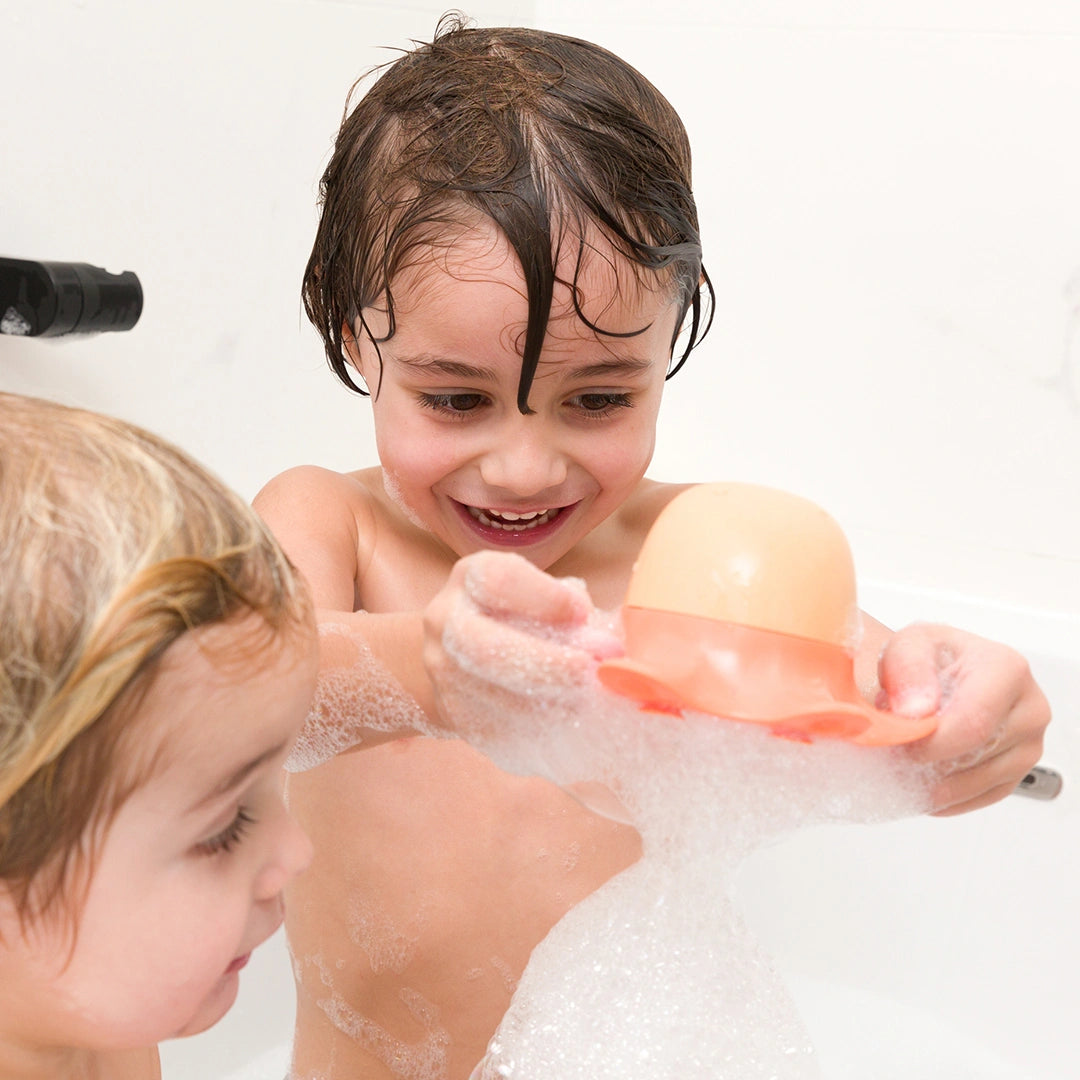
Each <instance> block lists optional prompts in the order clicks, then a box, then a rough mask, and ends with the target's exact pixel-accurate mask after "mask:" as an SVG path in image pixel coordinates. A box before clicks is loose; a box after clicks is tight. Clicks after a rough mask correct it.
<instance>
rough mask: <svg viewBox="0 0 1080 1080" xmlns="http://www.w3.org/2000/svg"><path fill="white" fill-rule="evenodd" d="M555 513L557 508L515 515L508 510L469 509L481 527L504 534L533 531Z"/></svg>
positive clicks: (471, 507)
mask: <svg viewBox="0 0 1080 1080" xmlns="http://www.w3.org/2000/svg"><path fill="white" fill-rule="evenodd" d="M556 511H557V508H556V509H548V510H532V511H530V512H529V513H526V514H515V513H513V512H511V511H509V510H481V509H480V508H479V507H478V506H470V507H469V513H470V514H472V516H473V517H474V518H476V520H477V521H479V522H480V524H481V525H486V526H487V527H489V528H493V529H504V530H505V531H506V532H525V530H527V529H535V528H536V527H537V526H538V525H546V524H547V523H548V522H549V521H550V520H551V519H552V517H554V515H555V513H556Z"/></svg>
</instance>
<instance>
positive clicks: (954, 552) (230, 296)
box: [0, 0, 1080, 615]
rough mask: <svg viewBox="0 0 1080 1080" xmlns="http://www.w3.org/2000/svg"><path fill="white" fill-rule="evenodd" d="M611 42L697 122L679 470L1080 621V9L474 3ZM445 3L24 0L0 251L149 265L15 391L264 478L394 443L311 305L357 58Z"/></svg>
mask: <svg viewBox="0 0 1080 1080" xmlns="http://www.w3.org/2000/svg"><path fill="white" fill-rule="evenodd" d="M466 10H468V12H469V14H472V15H474V16H475V17H476V18H477V21H479V22H496V21H497V22H526V23H532V24H535V25H543V26H547V27H550V28H552V29H557V30H562V31H565V32H569V33H575V34H578V35H580V36H585V37H590V38H593V39H595V40H598V41H600V42H602V43H604V44H606V45H608V46H609V47H611V48H612V49H614V50H615V51H617V52H620V53H622V54H623V55H625V56H626V57H627V58H628V59H630V60H631V61H632V62H634V63H635V64H636V65H637V66H639V67H640V68H641V69H642V70H643V71H645V72H646V73H647V74H648V75H650V77H652V78H653V80H654V81H655V82H656V83H657V84H658V85H659V86H660V87H661V89H663V90H664V91H665V92H666V93H667V94H668V96H669V97H670V98H671V99H672V100H673V102H674V103H675V104H676V106H677V107H678V108H679V109H680V111H681V112H682V113H683V115H684V117H685V119H686V122H687V124H688V127H689V128H690V130H691V135H692V137H693V140H694V144H695V147H696V159H695V160H696V187H697V191H698V197H699V202H700V206H701V211H702V218H703V226H704V232H705V240H706V245H707V248H706V252H707V266H708V267H709V269H710V272H711V274H712V276H713V279H714V281H715V283H716V286H717V289H718V294H719V307H718V311H717V319H716V324H715V327H714V329H713V332H712V335H711V336H710V337H709V338H708V339H707V341H706V343H705V344H704V345H703V346H702V347H701V349H700V350H699V351H698V352H697V353H696V354H695V355H694V356H693V357H692V358H691V361H690V363H689V364H688V366H687V368H686V369H685V370H684V371H683V372H682V373H681V374H680V375H679V376H678V377H677V378H676V379H675V380H674V381H673V382H672V383H671V384H670V387H669V394H668V400H667V402H666V403H665V407H664V410H663V412H662V417H661V430H660V438H659V446H658V452H657V456H656V461H655V469H654V473H655V475H657V476H659V477H662V478H673V479H674V478H677V479H720V478H729V477H734V478H742V479H750V480H757V481H761V482H766V483H772V484H776V485H779V486H782V487H787V488H790V489H792V490H796V491H799V492H801V493H803V494H806V495H808V496H810V497H812V498H816V499H817V500H818V501H819V502H821V503H822V504H823V505H824V506H826V507H827V508H828V509H829V510H831V511H832V512H833V513H834V514H835V515H836V516H837V518H838V519H839V520H840V521H841V523H842V524H843V525H844V527H845V528H846V529H847V531H848V535H849V537H850V538H851V540H852V543H853V546H854V547H855V553H856V561H857V564H858V566H859V569H860V572H861V574H862V575H863V577H864V578H867V579H870V580H876V581H884V582H891V583H898V584H902V585H909V584H910V585H918V586H923V587H927V588H930V589H943V590H953V591H956V592H960V593H963V594H967V595H972V596H976V597H979V598H981V599H984V600H989V601H999V602H1002V603H1007V604H1012V605H1017V606H1021V607H1027V608H1034V609H1038V610H1050V611H1054V612H1058V613H1064V614H1074V615H1075V614H1077V613H1078V612H1080V491H1078V487H1080V484H1078V478H1080V143H1078V136H1077V132H1078V131H1080V7H1077V5H1075V4H1072V3H1067V2H1064V0H1063V2H1059V3H1053V2H1048V0H1041V2H1040V0H1033V2H1031V3H1025V4H1018V3H1015V2H1012V0H1009V2H1005V0H999V2H996V3H986V2H981V0H936V2H933V3H931V2H930V0H922V2H915V0H912V2H908V3H904V4H900V3H885V2H881V3H869V4H868V3H865V2H861V0H846V2H845V0H831V2H825V0H816V2H815V0H786V2H785V0H771V2H766V0H743V2H741V3H735V2H725V0H685V2H683V3H681V4H679V5H678V6H677V8H676V7H675V6H674V5H662V6H661V5H657V4H656V3H655V2H653V0H650V2H649V3H645V2H644V0H620V2H619V3H615V2H614V0H593V2H592V3H588V4H582V3H580V2H579V0H575V2H573V3H570V2H563V0H554V2H548V3H543V2H540V3H528V4H526V3H514V2H509V0H508V2H499V0H483V2H482V3H479V4H475V5H472V6H471V8H470V7H467V8H466ZM442 11H443V5H441V4H438V5H436V4H431V3H425V2H416V3H397V2H395V3H389V2H386V3H374V4H373V3H351V2H345V0H338V2H330V0H224V2H222V0H213V2H210V0H187V2H183V3H179V2H175V3H166V4H142V3H135V2H125V0H81V2H80V0H36V2H35V3H34V4H22V3H17V2H14V0H7V2H6V3H4V4H3V5H0V41H2V42H3V46H2V49H3V55H2V59H0V101H2V102H3V105H2V108H0V155H2V159H0V160H2V163H3V164H2V168H0V253H4V254H10V255H16V256H20V257H26V258H55V259H72V260H80V261H88V262H94V263H97V264H99V265H104V266H106V267H107V268H108V269H111V270H122V269H130V270H134V271H136V272H137V273H138V274H139V276H140V278H141V280H142V282H143V286H144V289H145V292H146V306H145V311H144V314H143V318H142V320H141V322H140V324H139V325H138V327H137V328H136V330H135V331H133V332H131V333H129V334H124V335H103V336H102V337H100V338H97V339H93V340H88V339H72V340H66V341H59V342H46V341H42V340H21V341H20V340H15V339H11V338H5V339H0V387H5V388H10V389H16V390H24V391H28V392H36V393H44V394H49V395H53V396H57V397H61V398H63V399H65V400H69V401H73V402H77V403H80V404H87V405H90V406H94V407H98V408H102V409H105V410H109V411H113V412H117V413H121V414H123V415H126V416H129V417H132V418H134V419H137V420H139V421H141V422H143V423H145V424H147V425H149V426H151V427H154V428H156V429H159V430H161V431H162V432H163V433H165V434H167V435H169V436H171V437H173V438H175V439H176V440H177V441H179V442H181V443H182V444H183V445H185V446H187V447H189V448H190V449H191V450H193V451H194V452H195V453H196V454H198V455H199V456H201V457H202V458H204V459H205V460H207V461H208V462H209V463H210V464H212V465H213V466H214V467H216V468H217V470H218V471H219V472H220V473H222V474H223V475H224V476H225V477H226V478H227V479H228V480H230V481H231V482H232V483H233V484H234V485H235V486H237V487H239V488H240V489H241V491H243V492H244V493H245V494H248V495H250V494H253V493H254V492H255V490H257V488H258V487H259V486H260V484H261V483H262V482H263V481H264V480H265V479H266V478H268V477H269V476H270V475H272V474H273V473H275V472H277V471H279V470H280V469H282V468H284V467H286V466H288V465H290V464H294V463H297V462H300V461H318V462H321V463H324V464H326V465H329V466H332V467H342V468H344V467H355V466H358V465H361V464H364V463H366V462H369V461H371V460H373V457H374V449H373V443H372V439H371V436H370V430H369V424H368V415H367V406H366V404H365V402H364V401H363V400H361V399H356V398H353V397H351V396H350V395H348V394H347V392H346V391H344V390H343V389H339V388H338V387H337V385H336V384H335V383H334V382H333V381H332V379H331V377H330V375H329V373H328V371H327V370H326V368H325V364H324V361H323V358H322V353H321V348H320V346H319V344H318V342H317V340H316V338H315V336H314V334H313V332H312V331H311V330H310V329H309V328H308V327H307V326H306V324H305V322H304V319H303V315H302V312H301V308H300V303H299V299H298V283H299V277H300V273H301V270H302V267H303V264H304V261H305V259H306V256H307V252H308V248H309V245H310V240H311V234H312V231H313V223H314V220H315V189H316V183H317V179H318V176H319V173H320V171H321V168H322V166H323V164H324V162H325V159H326V155H327V152H328V149H329V146H330V143H331V140H332V137H333V134H334V131H335V128H336V126H337V123H338V120H339V118H340V114H341V110H342V106H343V104H344V99H345V93H346V90H347V89H348V87H349V85H350V83H351V82H352V80H353V79H354V78H355V77H356V76H357V75H359V74H360V73H361V72H362V71H363V70H364V69H366V68H367V67H368V66H369V65H371V64H372V63H375V62H378V61H379V60H380V59H384V58H386V57H387V56H388V55H390V54H388V53H387V52H386V51H385V50H383V49H381V48H380V46H386V45H390V46H401V45H404V44H406V43H407V41H408V39H409V38H410V37H425V36H430V33H431V31H432V30H433V28H434V25H435V22H436V19H437V17H438V15H439V14H440V13H441V12H442Z"/></svg>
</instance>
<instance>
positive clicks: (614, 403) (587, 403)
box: [571, 393, 633, 413]
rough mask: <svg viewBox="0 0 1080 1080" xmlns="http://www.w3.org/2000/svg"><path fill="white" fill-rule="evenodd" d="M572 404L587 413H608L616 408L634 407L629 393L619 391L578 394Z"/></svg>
mask: <svg viewBox="0 0 1080 1080" xmlns="http://www.w3.org/2000/svg"><path fill="white" fill-rule="evenodd" d="M571 404H573V405H575V406H576V407H577V408H579V409H581V411H582V412H587V413H607V412H611V411H612V410H614V409H628V408H632V407H633V402H632V401H631V400H630V395H629V394H618V393H592V394H578V396H577V397H576V398H573V399H572V401H571Z"/></svg>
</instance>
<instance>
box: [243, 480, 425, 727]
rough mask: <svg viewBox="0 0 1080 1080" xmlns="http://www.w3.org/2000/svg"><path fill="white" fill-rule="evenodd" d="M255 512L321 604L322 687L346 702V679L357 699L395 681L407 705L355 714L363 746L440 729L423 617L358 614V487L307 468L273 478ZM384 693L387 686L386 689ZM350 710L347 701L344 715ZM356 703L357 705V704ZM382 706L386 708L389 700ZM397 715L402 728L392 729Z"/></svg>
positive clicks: (365, 511) (362, 515) (363, 515)
mask: <svg viewBox="0 0 1080 1080" xmlns="http://www.w3.org/2000/svg"><path fill="white" fill-rule="evenodd" d="M253 506H254V508H255V510H256V511H257V512H258V514H259V515H260V516H261V517H262V519H263V520H264V521H265V522H266V524H267V526H268V527H269V528H270V531H271V532H273V534H274V536H275V537H276V538H277V540H278V543H280V544H281V546H282V548H284V550H285V553H286V554H287V555H288V557H289V559H290V560H291V561H292V563H293V564H294V565H295V566H296V567H297V569H299V571H300V572H301V574H302V575H303V576H304V578H305V580H306V581H307V583H308V587H309V589H310V590H311V593H312V597H313V599H314V602H315V608H316V617H317V620H318V623H319V632H320V672H321V678H320V684H321V685H322V686H323V687H325V686H327V685H329V684H330V683H334V684H335V685H336V686H337V687H338V688H339V689H340V691H341V693H342V695H343V698H345V697H347V690H348V688H347V678H346V675H347V674H348V673H350V672H351V673H352V674H353V675H354V676H355V680H354V681H355V682H356V683H357V684H358V685H357V686H356V687H355V698H356V701H360V700H361V699H362V698H364V697H365V696H366V698H367V705H368V708H370V699H371V698H373V697H374V696H375V695H374V694H369V693H367V690H368V685H367V684H368V683H370V681H371V679H372V678H373V677H382V678H385V677H386V676H389V678H390V683H389V684H388V686H389V687H390V689H391V691H392V689H393V688H394V687H395V686H396V688H397V689H398V690H399V691H400V694H401V697H402V698H403V699H404V700H403V701H402V702H399V703H398V704H401V705H402V707H401V708H397V709H395V708H390V709H389V710H388V709H386V708H383V709H380V710H379V712H378V715H377V716H376V715H373V716H370V717H368V716H367V714H366V712H365V711H364V710H362V709H356V708H354V709H353V710H352V715H351V723H352V724H353V725H358V727H357V731H356V734H357V736H358V738H359V741H362V744H363V745H365V746H368V745H373V744H374V743H376V742H385V741H386V740H388V739H392V738H399V737H401V736H402V735H408V734H411V733H413V732H414V731H416V730H417V729H418V728H417V727H416V726H415V725H414V723H413V718H414V717H415V713H414V712H413V711H411V710H409V709H408V708H405V707H404V705H405V704H406V703H411V704H412V705H414V706H419V709H420V710H422V712H423V713H424V714H426V715H425V716H424V717H423V718H420V719H421V722H427V721H431V722H433V723H436V724H438V723H439V717H438V714H437V712H436V710H435V705H434V700H433V697H432V690H431V682H430V680H429V678H428V676H427V672H426V670H425V668H424V665H423V661H422V651H423V641H424V634H423V622H422V616H421V614H420V613H419V612H417V613H411V612H401V613H388V614H372V613H369V612H365V611H355V610H354V607H355V605H356V597H357V586H358V576H359V573H360V568H359V564H358V558H359V552H360V546H361V544H360V540H361V538H360V531H361V529H363V528H364V526H365V524H366V523H367V520H368V519H370V515H371V511H370V508H369V507H368V506H367V504H366V502H365V500H364V499H363V498H362V496H361V494H360V493H359V492H358V490H357V485H356V483H355V481H353V480H351V479H350V478H349V477H346V476H342V475H341V474H340V473H335V472H331V471H330V470H328V469H322V468H318V467H316V466H308V465H302V466H298V467H297V468H294V469H289V470H288V471H286V472H284V473H281V474H280V475H279V476H276V477H275V478H274V479H273V480H271V481H270V482H269V483H268V484H267V485H266V486H265V487H264V488H263V489H262V490H261V491H260V492H259V493H258V495H256V496H255V499H254V500H253ZM384 689H386V687H384ZM347 704H348V702H347V701H345V700H343V701H342V702H341V707H342V709H344V708H345V706H346V705H347ZM354 704H355V703H354ZM384 704H388V703H386V702H384ZM388 716H389V717H390V718H393V717H395V716H396V717H397V718H398V720H399V721H400V726H393V725H391V726H390V727H387V718H388Z"/></svg>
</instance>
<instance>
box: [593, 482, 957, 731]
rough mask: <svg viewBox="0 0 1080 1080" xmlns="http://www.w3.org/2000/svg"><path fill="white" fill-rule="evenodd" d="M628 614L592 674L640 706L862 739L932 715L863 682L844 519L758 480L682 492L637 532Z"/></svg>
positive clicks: (919, 724)
mask: <svg viewBox="0 0 1080 1080" xmlns="http://www.w3.org/2000/svg"><path fill="white" fill-rule="evenodd" d="M622 614H623V628H624V631H625V636H626V656H624V657H621V658H619V659H617V660H607V661H604V662H603V663H602V664H601V665H600V670H599V676H600V681H601V682H602V683H603V684H604V686H606V687H607V688H608V689H610V690H612V691H614V692H615V693H617V694H621V695H623V696H625V697H629V698H631V699H633V700H635V701H637V702H639V703H640V704H641V706H642V708H644V709H649V710H652V711H656V712H670V713H681V712H682V711H683V710H689V711H693V712H704V713H711V714H714V715H716V716H722V717H726V718H729V719H732V720H745V721H752V722H754V723H761V724H767V725H769V726H770V727H771V728H772V729H773V731H774V732H775V733H776V734H778V735H783V736H786V737H788V738H794V739H802V740H810V739H813V738H816V737H819V736H824V737H830V738H839V739H847V740H849V741H851V742H854V743H860V744H863V745H867V746H887V745H893V744H897V743H905V742H912V741H914V740H915V739H921V738H923V737H924V736H925V735H929V734H930V733H931V732H932V731H934V729H935V728H936V726H937V721H936V719H935V718H934V717H923V718H920V719H910V718H908V717H902V716H897V715H895V714H894V713H889V712H883V711H882V710H880V709H875V708H874V707H873V706H871V705H870V704H868V703H867V702H866V700H865V699H864V698H863V697H862V695H861V694H860V693H859V690H858V688H857V686H856V685H855V663H854V654H855V646H856V644H857V636H858V630H859V622H858V620H859V611H858V607H857V605H856V602H855V568H854V565H853V562H852V558H851V550H850V548H849V547H848V543H847V539H846V538H845V536H844V534H843V532H842V531H841V529H840V526H839V525H837V523H836V522H835V521H834V520H833V519H832V518H831V517H830V516H829V515H828V514H826V513H825V511H824V510H822V509H821V508H820V507H819V506H816V505H815V504H814V503H812V502H809V501H807V500H806V499H803V498H800V497H798V496H796V495H790V494H788V493H786V492H783V491H777V490H775V489H773V488H766V487H758V486H756V485H753V484H699V485H697V486H695V487H692V488H688V489H687V490H686V491H683V492H682V493H680V494H679V495H677V496H676V497H675V498H674V499H673V500H672V501H671V502H670V503H669V504H668V505H667V507H666V508H665V509H664V511H663V512H662V513H661V514H660V516H659V517H658V518H657V520H656V522H655V524H654V525H653V527H652V529H651V530H650V532H649V535H648V536H647V537H646V538H645V544H644V545H643V547H642V549H641V553H640V555H639V556H638V559H637V562H636V563H635V564H634V571H633V575H632V578H631V581H630V588H629V590H628V592H627V596H626V602H625V605H624V607H623V612H622Z"/></svg>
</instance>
